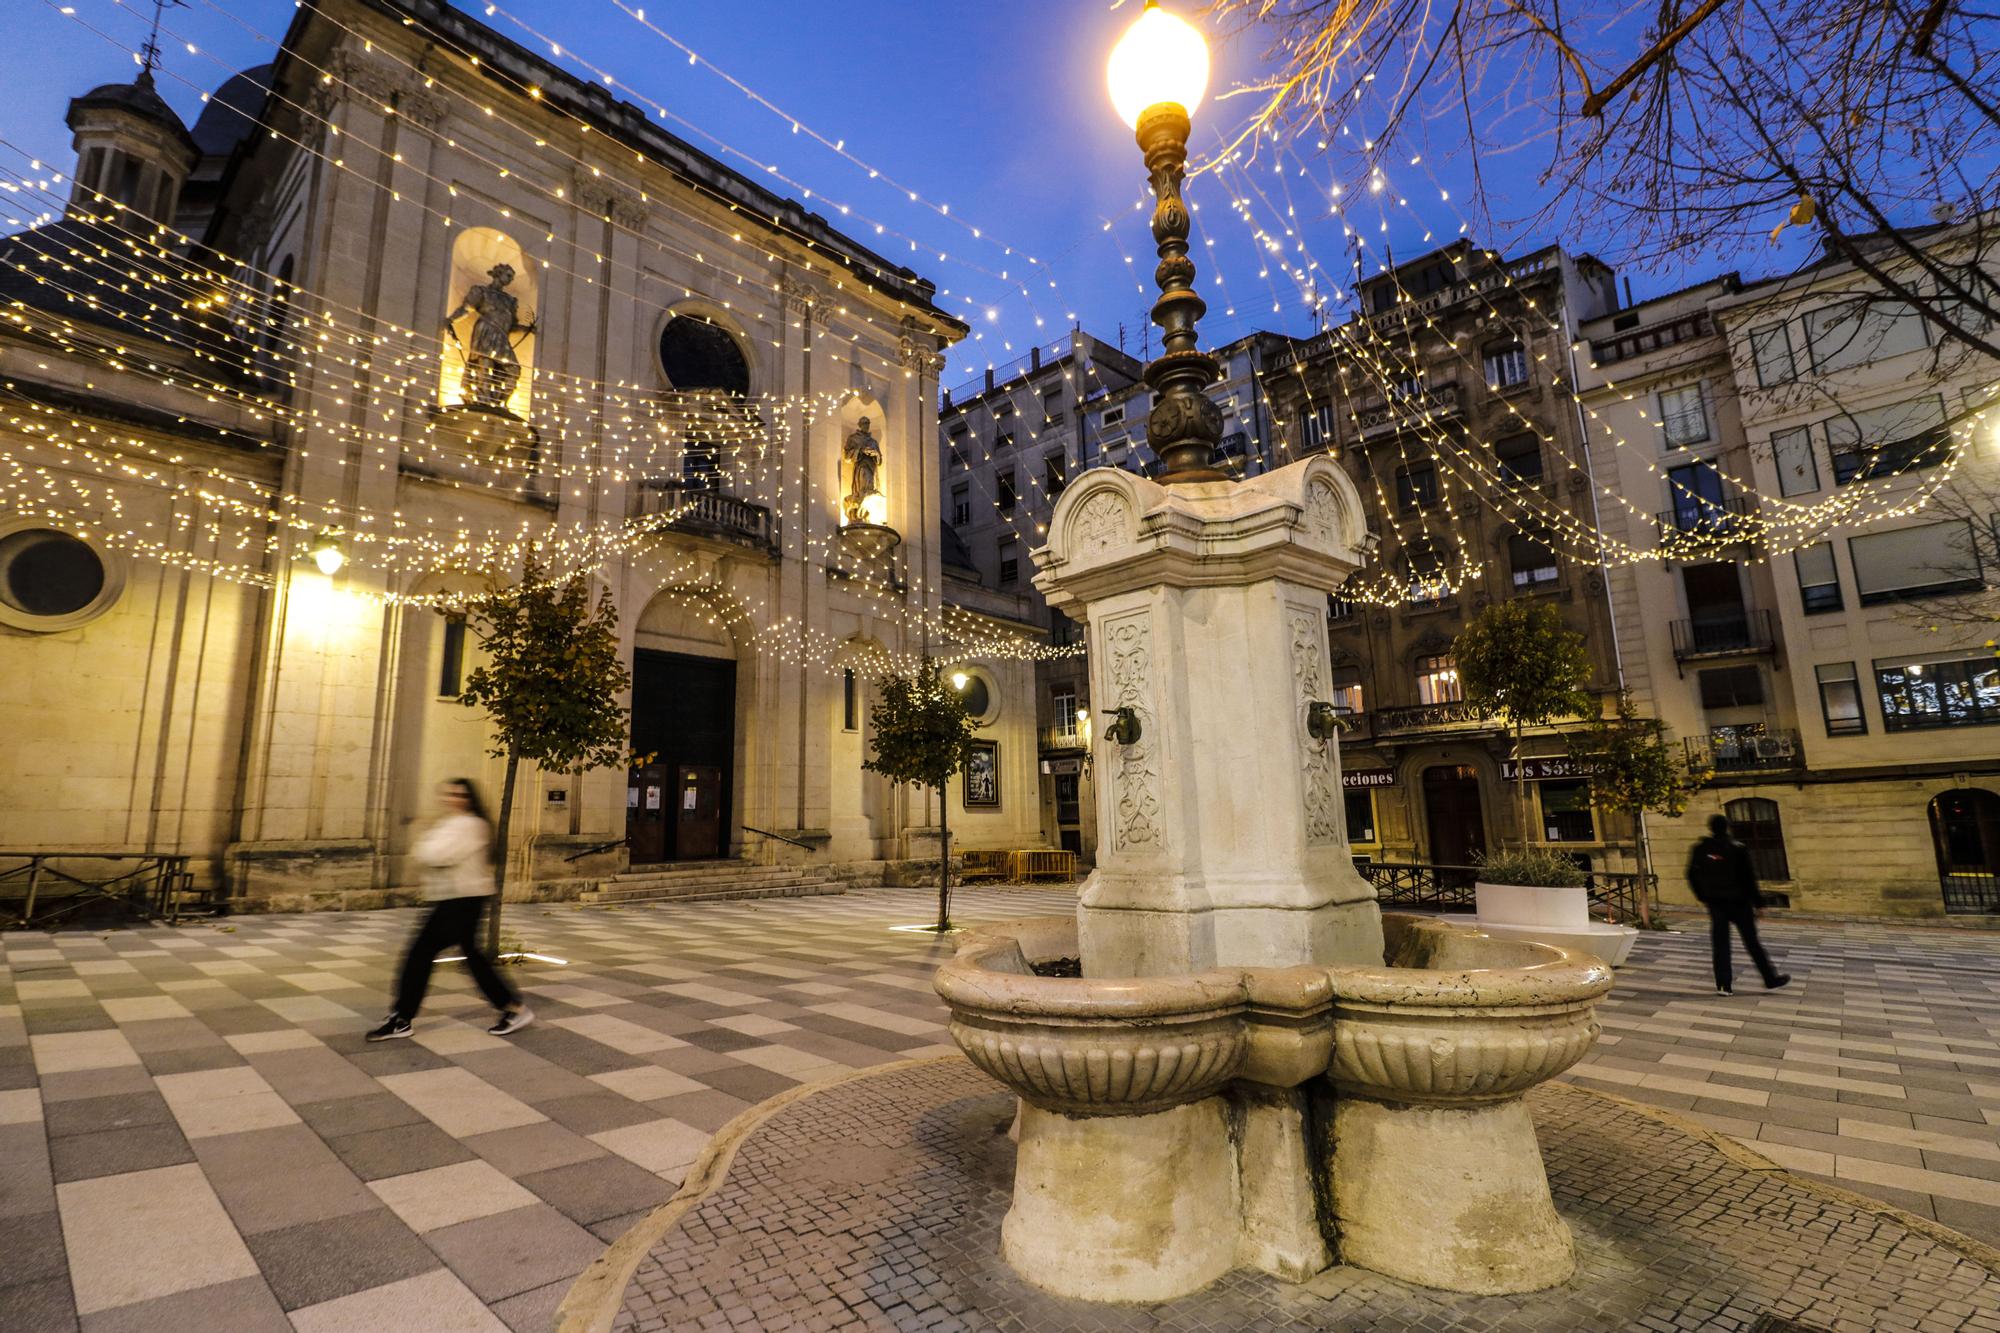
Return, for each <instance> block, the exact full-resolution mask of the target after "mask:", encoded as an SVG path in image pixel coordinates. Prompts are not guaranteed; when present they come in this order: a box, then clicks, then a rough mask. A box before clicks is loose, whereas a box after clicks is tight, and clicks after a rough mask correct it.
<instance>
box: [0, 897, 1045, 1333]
mask: <svg viewBox="0 0 2000 1333" xmlns="http://www.w3.org/2000/svg"><path fill="white" fill-rule="evenodd" d="M1074 901H1075V899H1074V896H1073V894H1072V893H1070V892H1069V891H1067V890H1058V891H1054V892H1050V891H1042V890H997V891H996V890H983V891H968V892H962V893H961V894H960V895H959V897H958V903H959V912H960V914H961V915H962V916H963V917H964V918H966V919H968V920H976V919H980V918H989V919H990V918H994V917H1008V916H1020V915H1035V914H1040V913H1046V912H1050V911H1061V910H1067V908H1068V906H1069V905H1070V904H1072V903H1073V902H1074ZM929 902H930V895H929V894H928V893H926V892H924V891H921V890H919V891H903V892H894V891H871V892H867V893H857V894H851V895H847V896H844V897H837V898H812V899H796V900H777V901H767V902H754V903H705V904H699V905H696V904H681V905H676V906H670V907H669V906H662V907H649V908H627V909H623V910H619V911H616V912H604V911H579V910H576V909H573V908H510V909H509V913H508V921H509V929H510V932H515V933H518V934H520V935H521V936H522V937H523V938H524V939H526V940H528V941H529V942H531V943H532V944H533V945H535V946H536V947H538V948H539V949H542V950H545V951H547V952H549V953H552V954H554V955H557V956H560V957H564V958H567V959H569V960H570V965H569V966H567V967H560V968H558V967H535V968H529V969H526V970H525V971H524V973H523V974H522V975H521V977H520V980H521V981H522V983H523V984H524V985H525V987H526V988H527V990H528V993H529V997H530V999H531V1001H532V1003H533V1004H534V1007H535V1009H536V1011H537V1013H538V1014H539V1016H540V1017H539V1021H538V1022H537V1023H536V1024H535V1025H534V1026H532V1027H529V1028H528V1029H526V1030H525V1031H523V1032H522V1033H520V1034H519V1035H518V1036H516V1037H513V1038H511V1039H508V1040H504V1041H503V1040H501V1039H498V1038H494V1037H490V1036H488V1035H487V1034H486V1032H485V1030H484V1029H485V1027H486V1025H487V1024H488V1023H490V1022H491V1021H492V1020H491V1010H489V1009H487V1008H486V1006H485V1004H484V1002H483V1001H482V1000H480V998H479V997H478V994H477V993H476V992H475V991H474V990H473V989H472V987H471V983H470V982H469V980H468V979H467V978H466V977H465V975H464V973H463V970H462V969H459V968H453V967H445V968H442V969H440V972H439V975H438V980H437V983H436V984H435V985H434V986H433V989H432V994H431V1000H430V1004H429V1005H428V1007H427V1008H426V1011H425V1013H424V1015H423V1016H422V1018H420V1019H419V1021H418V1024H417V1036H416V1038H415V1039H414V1040H412V1041H397V1042H388V1043H384V1044H381V1045H373V1046H371V1045H368V1044H366V1043H364V1042H363V1040H362V1033H363V1032H364V1031H365V1030H366V1029H367V1028H369V1027H372V1026H373V1025H374V1024H375V1023H376V1022H377V1021H378V1020H379V1017H380V1015H381V1013H382V1012H383V1010H384V1009H385V1008H386V1007H387V999H386V997H387V995H388V993H389V977H390V972H391V969H392V968H393V967H394V965H395V962H396V958H397V955H398V954H399V953H400V951H401V948H402V945H403V942H404V940H405V939H406V938H407V936H408V935H409V933H410V931H411V930H412V929H413V928H414V926H415V923H416V914H415V913H413V912H408V911H399V912H367V913H353V914H346V915H318V916H274V917H247V918H239V919H236V920H234V921H232V922H229V923H226V927H227V928H224V927H223V926H218V925H215V924H209V923H203V924H198V925H191V926H186V927H183V928H179V929H167V928H161V927H153V928H145V929H136V930H126V931H113V932H108V933H94V932H88V931H76V932H61V933H53V934H52V933H48V932H12V933H6V934H0V1330H5V1331H6V1333H40V1330H45V1329H47V1330H57V1329H75V1328H77V1327H78V1326H79V1322H80V1323H81V1326H82V1327H83V1328H84V1329H86V1330H89V1331H90V1333H97V1331H98V1330H105V1331H107V1333H110V1331H122V1330H134V1331H137V1330H144V1331H145V1333H156V1331H158V1333H166V1331H178V1330H181V1329H189V1328H198V1329H202V1330H204V1333H223V1330H229V1331H230V1333H236V1331H237V1330H262V1329H278V1330H282V1329H294V1328H296V1329H299V1330H306V1331H307V1333H331V1331H332V1330H357V1331H358V1330H369V1331H371V1333H372V1331H373V1330H384V1329H412V1330H417V1329H421V1330H426V1333H428V1330H433V1329H454V1330H468V1331H473V1330H487V1331H489V1333H490V1331H492V1330H502V1329H507V1328H512V1329H515V1330H519V1331H521V1333H526V1330H535V1331H536V1333H541V1330H546V1329H548V1328H549V1327H551V1319H552V1315H553V1312H554V1310H555V1307H556V1304H557V1303H558V1302H559V1301H560V1300H561V1298H562V1296H563V1294H564V1292H565V1291H566V1290H567V1289H568V1287H569V1284H570V1282H571V1281H572V1280H573V1279H574V1278H575V1276H576V1274H577V1273H578V1272H580V1271H581V1270H582V1269H583V1268H584V1266H585V1265H587V1264H588V1263H590V1262H591V1260H593V1259H595V1258H596V1257H597V1255H598V1254H599V1253H600V1252H601V1251H602V1249H603V1247H604V1244H605V1243H606V1242H607V1241H609V1240H610V1239H611V1238H613V1237H615V1236H617V1235H618V1234H620V1233H621V1232H623V1231H624V1230H626V1229H627V1228H628V1227H629V1226H631V1225H632V1224H633V1223H634V1222H636V1221H637V1220H638V1219H639V1218H640V1217H642V1216H644V1215H645V1213H646V1212H647V1211H648V1210H650V1209H652V1208H654V1207H656V1206H657V1205H658V1204H660V1203H661V1202H662V1201H663V1200H665V1199H666V1198H667V1197H668V1196H669V1195H670V1194H671V1193H672V1192H673V1190H674V1188H675V1187H676V1186H677V1185H678V1183H679V1181H680V1179H681V1176H682V1174H683V1173H684V1171H685V1169H686V1167H687V1164H688V1163H689V1162H691V1161H693V1160H694V1158H695V1157H696V1155H697V1154H698V1153H699V1152H700V1150H701V1148H702V1147H703V1145H704V1144H705V1143H706V1142H707V1140H708V1136H709V1135H710V1134H711V1133H713V1132H714V1131H715V1130H716V1129H717V1128H718V1127H720V1126H721V1125H722V1124H724V1123H725V1122H727V1121H728V1120H729V1119H730V1118H732V1117H733V1116H735V1115H737V1114H738V1113H739V1112H741V1111H743V1110H745V1109H747V1108H748V1107H749V1106H751V1105H752V1104H754V1103H756V1102H759V1101H762V1100H764V1099H765V1098H767V1097H770V1096H773V1095H774V1094H776V1093H779V1092H782V1091H784V1090H786V1089H788V1088H792V1087H796V1086H797V1085H798V1084H799V1083H802V1082H809V1081H812V1080H815V1079H818V1078H820V1077H822V1076H824V1075H826V1074H828V1073H831V1072H835V1071H839V1070H845V1069H850V1068H855V1067H860V1066H866V1065H871V1064H880V1063H884V1062H888V1061H893V1060H898V1059H902V1058H904V1057H906V1056H908V1055H911V1054H933V1053H937V1052H939V1051H940V1050H946V1049H949V1048H948V1047H943V1046H941V1045H940V1043H942V1042H943V1041H944V1040H945V1036H944V1030H943V1028H942V1026H941V1019H942V1017H943V1014H942V1011H941V1009H940V1006H939V1005H938V1002H937V999H936V997H935V995H934V994H933V993H932V991H931V987H930V975H931V972H932V971H933V970H934V969H935V968H936V966H937V963H938V962H939V961H940V959H941V958H942V957H943V956H944V955H945V953H946V952H947V946H945V945H941V944H939V943H937V942H936V941H935V940H934V939H932V938H931V937H930V936H928V935H923V934H910V933H896V932H892V931H890V930H889V929H888V927H889V926H890V925H892V924H895V923H899V922H911V921H921V920H923V919H924V915H925V913H926V911H928V910H929Z"/></svg>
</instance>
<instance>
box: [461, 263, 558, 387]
mask: <svg viewBox="0 0 2000 1333" xmlns="http://www.w3.org/2000/svg"><path fill="white" fill-rule="evenodd" d="M486 276H487V277H488V278H489V279H491V281H489V282H481V283H475V284H474V285H473V286H472V288H471V289H470V290H468V291H467V292H466V293H465V299H464V300H463V301H460V302H459V303H458V309H456V310H454V311H452V312H451V313H450V314H449V315H446V316H445V317H444V326H445V327H446V328H447V329H450V330H451V332H452V336H454V337H456V338H458V340H459V346H460V347H462V348H463V349H464V351H465V383H464V401H465V403H466V405H467V406H471V407H487V408H503V409H504V408H505V407H506V406H507V400H508V399H509V398H512V397H513V396H514V386H515V385H516V384H517V383H519V382H520V379H521V358H520V357H519V356H518V355H516V354H515V350H514V349H515V347H516V346H517V344H516V343H515V341H514V335H515V334H517V333H518V334H521V335H523V336H524V337H525V336H532V335H533V333H534V332H535V325H534V321H533V320H530V321H529V322H528V323H526V324H523V323H521V322H520V305H519V303H518V302H517V301H516V300H515V299H514V297H513V296H511V295H509V294H508V291H507V284H508V283H510V282H512V281H513V280H514V268H513V266H512V265H511V264H495V265H494V266H493V267H492V268H490V269H488V270H487V271H486ZM467 311H471V312H472V335H471V337H469V338H468V337H464V336H462V335H460V334H459V332H458V329H457V328H456V324H457V322H458V318H459V316H461V315H463V314H465V313H466V312H467Z"/></svg>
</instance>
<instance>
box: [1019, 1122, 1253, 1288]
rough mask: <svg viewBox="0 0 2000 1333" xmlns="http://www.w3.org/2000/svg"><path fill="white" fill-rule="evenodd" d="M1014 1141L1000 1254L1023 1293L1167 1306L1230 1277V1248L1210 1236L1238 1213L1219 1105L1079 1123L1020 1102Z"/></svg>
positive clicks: (1231, 1155) (1228, 1241) (1225, 1234)
mask: <svg viewBox="0 0 2000 1333" xmlns="http://www.w3.org/2000/svg"><path fill="white" fill-rule="evenodd" d="M1020 1134H1021V1137H1020V1155H1019V1157H1018V1158H1017V1161H1016V1165H1015V1168H1014V1206H1013V1207H1012V1208H1010V1209H1008V1211H1007V1219H1006V1221H1005V1222H1003V1223H1002V1224H1001V1228H1000V1252H1001V1254H1002V1255H1004V1256H1005V1257H1006V1260H1007V1262H1008V1264H1009V1265H1011V1266H1012V1267H1013V1269H1014V1271H1015V1272H1016V1273H1019V1274H1020V1275H1021V1276H1022V1277H1023V1278H1025V1279H1027V1280H1028V1281H1029V1282H1032V1283H1033V1284H1034V1285H1036V1286H1038V1287H1040V1288H1041V1289H1042V1290H1044V1291H1049V1292H1054V1293H1055V1294H1056V1295H1058V1296H1068V1297H1071V1298H1073V1299H1076V1300H1094V1301H1133V1302H1152V1301H1170V1300H1177V1299H1179V1298H1180V1297H1182V1296H1186V1295H1188V1294H1190V1293H1192V1292H1196V1291H1200V1290H1201V1289H1202V1288H1203V1287H1205V1286H1207V1285H1208V1284H1209V1283H1211V1282H1214V1281H1215V1280H1216V1279H1217V1278H1219V1277H1221V1276H1222V1275H1223V1274H1225V1273H1227V1272H1229V1271H1230V1270H1231V1269H1233V1268H1235V1267H1236V1244H1235V1237H1234V1235H1233V1234H1232V1233H1231V1232H1230V1231H1229V1230H1228V1229H1227V1228H1222V1227H1217V1226H1216V1225H1215V1219H1216V1218H1218V1217H1233V1216H1235V1215H1236V1209H1237V1191H1236V1149H1235V1146H1234V1145H1233V1144H1232V1143H1231V1141H1230V1133H1229V1114H1228V1107H1227V1105H1226V1104H1225V1103H1224V1101H1223V1099H1222V1098H1220V1097H1205V1098H1203V1099H1202V1100H1200V1101H1198V1102H1193V1103H1191V1104H1189V1105H1186V1106H1176V1107H1174V1108H1173V1109H1172V1110H1168V1111H1161V1112H1159V1113H1157V1114H1155V1115H1112V1116H1087V1117H1077V1116H1067V1115H1062V1114H1060V1113H1058V1112H1053V1111H1043V1110H1039V1109H1037V1108H1036V1107H1034V1106H1032V1105H1028V1104H1026V1103H1023V1104H1022V1107H1021V1121H1020ZM1106 1162H1116V1163H1118V1170H1116V1171H1111V1172H1107V1171H1104V1170H1103V1169H1102V1167H1103V1164H1104V1163H1106Z"/></svg>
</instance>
